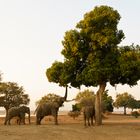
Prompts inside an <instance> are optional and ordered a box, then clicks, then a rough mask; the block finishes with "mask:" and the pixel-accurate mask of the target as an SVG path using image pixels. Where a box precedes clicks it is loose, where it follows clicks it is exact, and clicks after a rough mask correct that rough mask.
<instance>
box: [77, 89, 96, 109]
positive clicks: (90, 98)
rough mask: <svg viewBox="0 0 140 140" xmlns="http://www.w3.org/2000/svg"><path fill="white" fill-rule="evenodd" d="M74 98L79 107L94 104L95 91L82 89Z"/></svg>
mask: <svg viewBox="0 0 140 140" xmlns="http://www.w3.org/2000/svg"><path fill="white" fill-rule="evenodd" d="M75 100H76V101H77V102H78V103H79V104H80V106H81V108H82V107H83V106H86V105H91V106H94V105H95V93H94V92H93V91H89V90H88V89H87V90H84V91H82V92H79V93H78V94H77V96H76V98H75Z"/></svg>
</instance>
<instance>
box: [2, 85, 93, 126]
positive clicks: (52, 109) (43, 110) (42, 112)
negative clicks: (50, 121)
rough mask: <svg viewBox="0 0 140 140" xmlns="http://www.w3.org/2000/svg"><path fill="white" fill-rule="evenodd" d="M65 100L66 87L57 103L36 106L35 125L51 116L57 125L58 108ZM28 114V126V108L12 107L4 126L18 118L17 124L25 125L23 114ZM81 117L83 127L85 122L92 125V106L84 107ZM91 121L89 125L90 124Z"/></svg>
mask: <svg viewBox="0 0 140 140" xmlns="http://www.w3.org/2000/svg"><path fill="white" fill-rule="evenodd" d="M66 98H67V87H66V92H65V96H64V97H60V98H58V100H57V101H54V102H46V103H42V104H40V105H38V107H37V108H36V110H35V114H36V124H37V125H40V124H41V120H42V119H43V118H44V117H45V116H48V115H52V116H53V117H54V122H55V124H56V125H57V124H58V120H57V117H58V111H59V108H60V107H61V106H62V105H63V103H64V102H65V101H66ZM26 113H27V114H28V120H29V124H30V108H29V107H27V106H20V107H12V108H10V109H9V110H8V112H7V114H6V117H5V122H4V124H5V125H6V124H9V125H10V121H11V119H12V118H13V117H16V116H17V117H18V118H19V121H18V124H21V122H22V123H23V124H25V114H26ZM83 115H84V125H85V126H86V125H87V124H86V121H87V122H88V126H90V125H93V118H95V109H94V107H93V106H85V107H84V108H83ZM90 121H91V123H90Z"/></svg>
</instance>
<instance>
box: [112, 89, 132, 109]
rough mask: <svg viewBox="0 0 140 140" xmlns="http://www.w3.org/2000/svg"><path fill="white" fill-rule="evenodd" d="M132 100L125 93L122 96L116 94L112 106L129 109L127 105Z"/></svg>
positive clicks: (130, 96)
mask: <svg viewBox="0 0 140 140" xmlns="http://www.w3.org/2000/svg"><path fill="white" fill-rule="evenodd" d="M133 99H134V97H133V96H132V95H130V94H128V93H127V92H125V93H123V94H118V95H117V96H116V100H115V102H114V106H115V107H117V108H119V107H124V106H125V107H129V103H131V101H132V100H133Z"/></svg>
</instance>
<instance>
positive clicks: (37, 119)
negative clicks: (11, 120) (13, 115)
mask: <svg viewBox="0 0 140 140" xmlns="http://www.w3.org/2000/svg"><path fill="white" fill-rule="evenodd" d="M43 118H44V116H40V117H37V118H36V124H37V125H40V124H41V120H42V119H43Z"/></svg>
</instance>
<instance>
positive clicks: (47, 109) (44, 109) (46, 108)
mask: <svg viewBox="0 0 140 140" xmlns="http://www.w3.org/2000/svg"><path fill="white" fill-rule="evenodd" d="M66 99H67V86H66V91H65V95H64V97H60V98H59V99H58V100H57V101H53V102H46V103H43V104H40V105H38V107H37V109H36V111H35V112H36V124H37V125H40V124H41V120H42V119H43V118H44V117H45V116H48V115H52V116H53V117H54V121H55V124H56V125H57V124H58V120H57V117H58V110H59V107H61V106H62V105H63V103H64V101H66Z"/></svg>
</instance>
